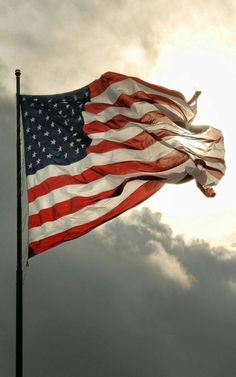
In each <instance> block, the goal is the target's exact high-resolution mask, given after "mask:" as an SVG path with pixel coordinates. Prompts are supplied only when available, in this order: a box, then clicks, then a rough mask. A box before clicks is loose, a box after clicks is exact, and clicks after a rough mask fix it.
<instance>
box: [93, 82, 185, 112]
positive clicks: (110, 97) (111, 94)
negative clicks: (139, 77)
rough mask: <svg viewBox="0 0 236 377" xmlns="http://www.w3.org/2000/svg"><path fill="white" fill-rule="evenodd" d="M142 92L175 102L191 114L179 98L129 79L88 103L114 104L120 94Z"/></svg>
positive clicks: (116, 84)
mask: <svg viewBox="0 0 236 377" xmlns="http://www.w3.org/2000/svg"><path fill="white" fill-rule="evenodd" d="M140 90H141V91H143V92H146V93H150V94H156V95H159V96H161V97H163V98H168V99H170V100H172V101H173V102H175V103H176V104H178V105H180V106H181V107H182V108H183V109H184V110H185V111H187V112H190V113H191V115H193V114H192V107H191V106H190V105H189V104H188V103H187V102H186V101H184V100H182V99H181V98H179V97H175V96H171V95H169V94H166V93H163V92H159V91H158V90H155V89H152V88H150V87H148V86H145V85H143V84H141V83H139V82H137V81H135V80H133V79H131V78H127V79H125V80H122V81H118V82H116V83H114V84H111V85H110V86H108V88H107V89H105V90H104V91H103V92H102V93H101V94H99V95H98V96H96V97H91V99H90V101H91V102H92V103H108V104H114V103H115V102H116V101H117V99H118V98H119V96H120V95H121V94H124V93H125V94H127V95H132V94H133V93H135V92H137V91H140Z"/></svg>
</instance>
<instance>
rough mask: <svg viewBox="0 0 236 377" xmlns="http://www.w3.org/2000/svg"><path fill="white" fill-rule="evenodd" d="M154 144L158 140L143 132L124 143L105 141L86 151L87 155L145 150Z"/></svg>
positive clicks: (91, 146)
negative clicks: (124, 150)
mask: <svg viewBox="0 0 236 377" xmlns="http://www.w3.org/2000/svg"><path fill="white" fill-rule="evenodd" d="M154 143H156V139H155V138H154V137H153V136H152V135H151V134H148V133H147V132H146V131H143V132H141V133H140V134H138V135H136V136H135V137H133V138H131V139H128V140H125V141H123V142H122V143H119V142H115V141H109V140H103V141H102V142H101V143H99V144H97V145H90V146H89V147H88V148H87V150H86V151H87V153H104V152H110V151H112V150H116V149H135V150H143V149H145V148H147V147H149V146H150V145H152V144H154Z"/></svg>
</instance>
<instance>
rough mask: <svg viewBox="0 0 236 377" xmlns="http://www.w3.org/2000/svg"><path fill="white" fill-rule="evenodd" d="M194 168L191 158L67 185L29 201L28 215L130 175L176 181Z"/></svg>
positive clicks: (99, 190) (98, 190)
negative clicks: (168, 165)
mask: <svg viewBox="0 0 236 377" xmlns="http://www.w3.org/2000/svg"><path fill="white" fill-rule="evenodd" d="M194 168H195V164H194V163H193V162H192V160H187V161H185V162H184V163H182V164H180V165H178V166H176V167H173V168H171V169H168V170H164V171H161V172H153V173H152V172H135V173H130V174H122V176H117V175H106V176H104V177H102V178H101V179H98V180H96V181H93V182H91V183H88V184H84V185H80V184H78V185H67V186H64V187H62V188H59V189H56V190H53V191H52V192H50V193H49V194H46V195H43V196H41V197H38V198H37V199H35V201H34V202H31V203H29V215H30V216H32V215H35V214H37V213H39V211H40V210H42V209H46V208H50V207H53V206H54V205H55V204H57V203H60V202H62V201H65V200H70V199H72V198H75V197H78V196H83V197H89V196H93V195H97V194H100V193H102V192H105V191H108V190H111V189H113V188H116V187H118V186H119V185H120V184H121V183H122V182H124V181H125V180H126V179H128V178H132V177H137V178H139V177H140V176H143V175H145V176H150V177H153V176H155V177H157V178H161V179H166V180H167V182H168V183H176V182H178V181H181V180H182V179H183V178H184V177H185V176H186V174H187V173H186V172H188V173H189V171H190V170H191V169H194Z"/></svg>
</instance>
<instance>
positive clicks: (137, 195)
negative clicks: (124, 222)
mask: <svg viewBox="0 0 236 377" xmlns="http://www.w3.org/2000/svg"><path fill="white" fill-rule="evenodd" d="M162 186H163V183H161V182H157V181H149V182H146V183H144V184H143V185H142V186H141V187H139V188H138V189H137V190H136V191H134V192H133V193H132V194H131V195H130V196H129V197H128V198H126V199H125V200H124V201H123V202H122V203H120V204H119V205H118V206H117V207H116V208H114V209H113V210H111V211H110V212H108V213H107V214H105V215H104V216H102V217H100V218H98V219H96V220H93V221H91V222H89V223H86V224H83V225H79V226H76V227H73V228H71V229H69V230H67V231H64V232H61V233H58V234H55V235H53V236H50V237H47V238H45V239H42V240H40V241H36V242H32V243H31V244H30V245H29V249H30V251H29V257H32V256H34V255H37V254H40V253H42V252H44V251H46V250H48V249H50V248H52V247H54V246H57V245H59V244H60V243H62V242H64V241H69V240H72V239H74V238H77V237H80V236H82V235H84V234H85V233H87V232H89V231H90V230H92V229H94V228H96V227H97V226H98V225H100V224H102V223H105V222H106V221H108V220H111V219H113V218H114V217H116V216H118V215H120V214H121V213H123V212H125V211H127V210H128V209H130V208H133V207H135V206H136V205H138V204H140V203H142V202H143V201H144V200H146V199H147V198H149V197H150V196H151V195H153V194H154V193H156V192H157V191H158V190H160V188H161V187H162Z"/></svg>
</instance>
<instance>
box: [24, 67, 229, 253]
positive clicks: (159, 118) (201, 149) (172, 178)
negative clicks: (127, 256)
mask: <svg viewBox="0 0 236 377" xmlns="http://www.w3.org/2000/svg"><path fill="white" fill-rule="evenodd" d="M198 94H199V93H198V92H197V93H196V94H195V96H194V97H193V98H192V100H190V101H189V102H187V101H186V99H185V97H184V96H183V95H182V94H181V93H180V92H178V91H173V90H169V89H167V88H164V87H161V86H157V85H153V84H149V83H147V82H145V81H142V80H140V79H138V78H135V77H128V76H125V75H122V74H118V73H112V72H108V73H105V74H104V75H102V76H101V77H100V78H99V79H98V80H95V81H94V82H92V83H91V84H90V85H88V86H86V87H84V88H82V89H79V90H75V91H73V92H69V93H63V94H56V95H45V96H34V95H22V96H21V108H22V119H23V128H24V141H25V161H26V173H27V185H28V202H29V223H28V227H29V250H30V252H29V255H30V256H33V255H35V254H39V253H42V252H43V251H45V250H47V249H49V248H51V247H54V246H56V245H58V244H60V243H62V242H64V241H68V240H70V239H73V238H76V237H79V236H81V235H83V234H85V233H87V232H88V231H90V230H92V229H93V228H95V227H97V226H98V225H100V224H102V223H104V222H106V221H108V220H110V219H112V218H114V217H116V216H118V215H119V214H121V213H123V212H124V211H126V210H128V209H130V208H132V207H134V206H136V205H137V204H139V203H141V202H143V201H144V200H145V199H147V198H149V197H150V196H151V195H153V194H154V193H156V192H157V191H158V190H159V189H160V188H161V187H162V186H163V185H164V184H165V183H181V182H184V181H187V180H189V179H192V178H194V179H195V180H196V182H197V185H198V187H199V188H200V189H201V190H202V191H203V193H204V194H205V195H206V196H214V191H213V189H212V186H214V185H216V184H217V183H218V181H219V180H220V179H221V177H222V176H223V174H224V171H225V163H224V145H223V137H222V134H221V132H220V131H219V130H217V129H215V128H213V127H210V126H192V125H191V122H192V120H193V118H194V116H195V115H196V99H197V96H198Z"/></svg>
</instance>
